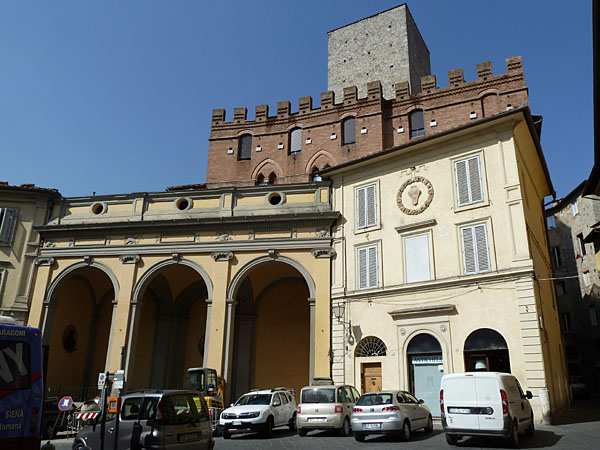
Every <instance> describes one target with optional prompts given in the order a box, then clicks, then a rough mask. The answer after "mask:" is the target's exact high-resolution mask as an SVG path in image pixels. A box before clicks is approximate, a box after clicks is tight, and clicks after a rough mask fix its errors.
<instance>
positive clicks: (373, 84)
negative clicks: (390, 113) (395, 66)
mask: <svg viewBox="0 0 600 450" xmlns="http://www.w3.org/2000/svg"><path fill="white" fill-rule="evenodd" d="M367 97H368V98H369V99H370V100H382V99H383V91H382V88H381V81H369V82H368V83H367Z"/></svg>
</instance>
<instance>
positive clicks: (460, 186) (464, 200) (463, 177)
mask: <svg viewBox="0 0 600 450" xmlns="http://www.w3.org/2000/svg"><path fill="white" fill-rule="evenodd" d="M455 168H456V189H457V191H458V206H462V205H467V204H468V203H469V185H468V183H467V162H466V161H457V162H456V164H455Z"/></svg>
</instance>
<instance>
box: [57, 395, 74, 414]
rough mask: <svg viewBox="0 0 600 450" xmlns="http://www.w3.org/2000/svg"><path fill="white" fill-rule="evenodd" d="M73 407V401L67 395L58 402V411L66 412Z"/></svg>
mask: <svg viewBox="0 0 600 450" xmlns="http://www.w3.org/2000/svg"><path fill="white" fill-rule="evenodd" d="M71 406H73V399H72V398H71V397H69V396H68V395H67V396H65V397H63V398H61V399H60V402H58V409H60V410H61V411H68V410H69V409H71Z"/></svg>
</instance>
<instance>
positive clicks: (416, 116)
mask: <svg viewBox="0 0 600 450" xmlns="http://www.w3.org/2000/svg"><path fill="white" fill-rule="evenodd" d="M408 122H409V123H410V137H411V138H416V137H419V136H425V118H424V116H423V110H422V109H415V110H414V111H411V112H410V114H409V115H408Z"/></svg>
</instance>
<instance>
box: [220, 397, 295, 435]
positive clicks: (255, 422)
mask: <svg viewBox="0 0 600 450" xmlns="http://www.w3.org/2000/svg"><path fill="white" fill-rule="evenodd" d="M280 426H287V427H288V428H289V429H290V431H295V430H296V400H295V398H294V391H293V390H292V389H288V388H276V389H265V390H254V391H250V392H248V393H246V394H244V395H242V396H241V397H240V398H239V399H238V401H237V402H236V403H235V405H233V404H232V405H231V407H230V408H227V409H226V410H225V411H223V412H222V413H221V418H220V419H219V428H220V429H221V431H222V433H223V438H224V439H230V438H231V433H232V432H236V431H258V432H260V433H261V434H262V435H263V436H264V437H267V438H269V437H271V436H272V433H273V428H276V427H280Z"/></svg>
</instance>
